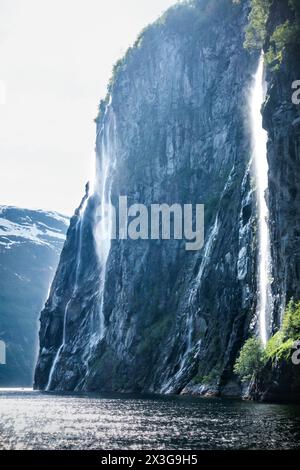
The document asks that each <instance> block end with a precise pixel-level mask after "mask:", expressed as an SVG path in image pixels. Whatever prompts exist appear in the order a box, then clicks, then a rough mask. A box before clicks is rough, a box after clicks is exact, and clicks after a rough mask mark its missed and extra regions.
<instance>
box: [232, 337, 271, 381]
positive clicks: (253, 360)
mask: <svg viewBox="0 0 300 470" xmlns="http://www.w3.org/2000/svg"><path fill="white" fill-rule="evenodd" d="M264 365H265V352H264V348H263V346H262V343H261V341H260V340H259V339H257V338H249V339H248V340H247V341H246V342H245V344H244V346H243V347H242V349H241V351H240V355H239V357H238V358H237V360H236V363H235V366H234V372H235V373H236V374H237V375H238V376H239V378H240V379H241V381H242V382H247V381H249V380H251V378H252V377H253V376H254V375H257V374H258V373H259V372H260V371H261V370H262V368H263V366H264Z"/></svg>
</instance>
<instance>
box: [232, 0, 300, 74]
mask: <svg viewBox="0 0 300 470" xmlns="http://www.w3.org/2000/svg"><path fill="white" fill-rule="evenodd" d="M240 2H241V0H233V3H240ZM271 6H272V0H251V11H250V14H249V24H248V27H247V28H246V35H245V44H244V45H245V48H246V49H257V50H261V49H262V48H263V47H264V46H266V47H267V52H266V56H265V59H266V63H267V64H269V65H272V68H273V69H275V70H276V69H278V67H279V65H280V63H281V62H282V59H283V54H284V51H285V49H286V48H287V47H289V46H292V45H295V44H298V43H299V40H300V4H299V1H298V0H289V1H288V2H287V4H286V11H287V16H288V19H287V20H286V21H285V22H284V23H282V24H280V25H278V26H277V27H276V28H275V29H274V30H273V31H272V34H271V36H270V37H269V38H268V37H267V36H268V34H267V29H268V22H270V10H271Z"/></svg>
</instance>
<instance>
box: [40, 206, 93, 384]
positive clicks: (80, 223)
mask: <svg viewBox="0 0 300 470" xmlns="http://www.w3.org/2000/svg"><path fill="white" fill-rule="evenodd" d="M86 204H87V199H85V200H84V203H83V205H82V207H81V209H80V213H79V216H78V221H77V224H76V233H77V236H78V245H79V246H78V252H77V257H76V271H75V282H74V287H73V292H72V296H71V297H70V299H69V301H68V302H67V304H66V308H65V311H64V321H63V339H62V343H61V345H60V347H59V349H58V350H57V353H56V355H55V358H54V361H53V364H52V366H51V369H50V373H49V378H48V383H47V385H46V391H49V390H51V385H52V378H53V374H54V371H55V369H56V366H57V364H58V361H59V359H60V355H61V352H62V351H63V349H64V347H65V345H66V327H67V326H66V325H67V315H68V308H69V305H70V303H71V301H72V299H73V298H74V296H75V294H76V292H77V290H78V277H79V273H80V266H81V250H82V230H83V217H84V212H85V208H86Z"/></svg>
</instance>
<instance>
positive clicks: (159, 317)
mask: <svg viewBox="0 0 300 470" xmlns="http://www.w3.org/2000/svg"><path fill="white" fill-rule="evenodd" d="M247 16H248V4H247V2H246V3H244V4H242V5H233V4H232V2H231V1H230V0H218V1H217V2H215V1H207V0H201V1H200V0H199V1H194V2H191V3H190V4H187V5H179V6H177V7H175V8H173V9H171V10H170V11H169V12H168V13H167V14H166V15H164V17H162V18H161V19H160V20H159V21H158V22H156V23H155V24H154V25H152V26H150V27H148V28H147V29H146V30H145V31H144V32H143V33H142V34H141V36H140V37H139V39H138V41H137V42H136V44H135V46H134V47H133V48H131V49H130V50H129V51H128V53H127V54H126V56H125V58H124V59H123V60H122V61H121V62H120V63H119V64H118V65H117V67H116V69H115V73H114V77H113V79H112V81H111V84H110V88H109V96H108V98H107V99H106V100H105V101H104V102H102V103H101V105H100V113H99V116H98V118H97V143H96V150H97V174H96V182H95V190H93V188H90V189H88V188H87V193H86V196H85V198H84V199H83V201H82V204H81V206H80V208H79V209H78V210H77V211H76V213H75V215H74V217H73V218H72V220H71V225H70V229H69V232H68V236H67V241H66V244H65V247H64V249H63V252H62V256H61V260H60V264H59V268H58V270H57V273H56V276H55V279H54V282H53V285H52V288H51V292H50V296H49V299H48V301H47V303H46V307H45V309H44V310H43V312H42V315H41V329H40V355H39V360H38V364H37V368H36V374H35V387H36V388H39V389H46V388H47V389H48V390H98V391H100V390H101V391H103V390H107V391H111V390H114V391H138V392H145V391H151V392H164V393H167V392H175V393H178V392H180V391H182V390H183V389H184V387H185V386H187V388H186V390H193V389H194V388H197V390H198V391H200V388H201V387H200V385H201V384H202V385H201V386H205V384H206V383H209V387H210V390H211V391H214V392H215V393H218V392H219V391H222V390H223V391H224V393H229V392H230V387H231V385H230V384H231V379H232V372H231V371H232V365H233V362H234V360H235V357H236V354H237V352H238V350H239V348H240V346H241V344H242V343H243V340H244V338H245V337H246V336H247V332H248V330H249V327H250V322H251V319H253V316H254V312H255V302H256V301H255V291H256V280H255V259H256V257H255V256H254V255H253V254H255V252H256V242H255V212H256V211H255V198H254V197H253V191H252V188H251V171H250V165H249V162H250V153H251V151H250V147H251V146H250V136H249V129H248V128H247V125H246V123H247V100H248V91H249V87H250V84H251V80H252V74H253V72H254V70H255V67H256V63H257V55H255V54H254V55H250V54H249V53H248V52H247V51H246V50H245V49H244V48H243V42H244V27H245V25H246V23H247ZM119 195H126V196H127V197H128V203H129V204H133V203H143V204H145V205H146V206H147V207H149V205H150V204H152V203H160V204H162V203H167V204H173V203H179V204H187V203H193V204H196V203H203V204H205V246H204V248H203V249H202V250H200V251H199V252H187V251H186V250H185V243H184V241H179V240H172V241H166V240H157V241H153V240H152V241H150V240H135V241H134V240H113V241H112V242H111V243H110V244H107V242H106V241H101V240H100V236H99V235H100V232H101V221H100V218H101V213H100V209H99V207H100V202H101V200H102V201H103V200H105V201H108V200H109V199H111V201H112V202H113V204H115V205H116V203H117V200H118V197H119ZM102 230H103V227H102ZM252 326H253V325H252ZM233 388H234V389H235V391H234V392H235V393H236V385H235V384H234V387H233Z"/></svg>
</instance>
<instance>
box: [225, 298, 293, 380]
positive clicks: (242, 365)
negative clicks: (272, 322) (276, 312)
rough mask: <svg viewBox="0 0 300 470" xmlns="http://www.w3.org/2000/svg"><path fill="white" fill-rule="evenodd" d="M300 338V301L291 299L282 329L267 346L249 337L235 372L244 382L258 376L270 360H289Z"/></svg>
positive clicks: (236, 364) (237, 361)
mask: <svg viewBox="0 0 300 470" xmlns="http://www.w3.org/2000/svg"><path fill="white" fill-rule="evenodd" d="M297 340H300V301H298V302H295V301H294V300H291V301H290V302H289V304H288V306H287V309H286V311H285V315H284V320H283V323H282V327H281V329H280V330H279V331H278V332H277V333H276V334H275V335H274V336H272V338H270V339H269V341H268V343H267V345H266V348H263V345H262V343H261V341H260V339H258V338H249V339H248V340H247V341H246V342H245V344H244V346H243V347H242V349H241V351H240V354H239V357H238V358H237V360H236V363H235V366H234V372H235V373H236V374H237V375H238V376H239V378H240V379H241V381H242V382H247V381H249V380H251V379H252V378H253V377H256V376H257V375H258V374H259V373H260V372H261V371H262V369H263V367H264V366H265V365H266V364H267V362H268V361H270V360H271V361H272V363H273V362H275V361H282V360H289V359H290V357H291V355H292V351H293V346H294V343H295V341H297Z"/></svg>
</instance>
